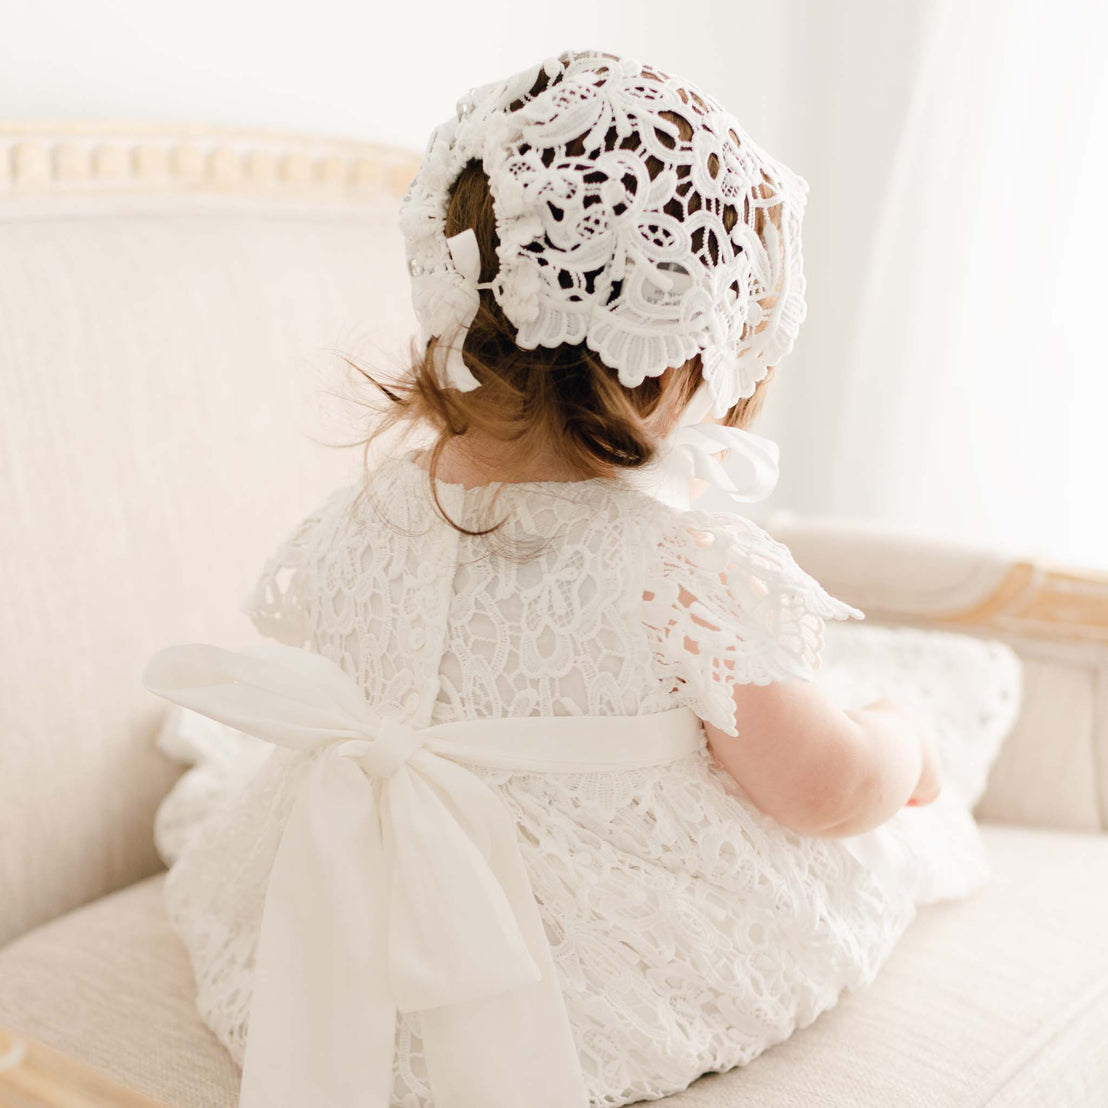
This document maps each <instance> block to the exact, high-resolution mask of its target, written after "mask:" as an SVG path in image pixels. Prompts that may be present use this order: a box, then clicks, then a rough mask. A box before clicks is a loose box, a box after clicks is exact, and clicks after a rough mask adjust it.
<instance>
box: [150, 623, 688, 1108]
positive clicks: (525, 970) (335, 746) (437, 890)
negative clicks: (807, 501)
mask: <svg viewBox="0 0 1108 1108" xmlns="http://www.w3.org/2000/svg"><path fill="white" fill-rule="evenodd" d="M142 681H143V684H144V685H145V686H146V688H147V689H149V690H150V691H151V692H153V693H156V694H157V695H159V696H161V697H164V698H165V699H167V700H170V701H172V702H174V703H176V704H179V705H181V706H182V707H185V708H189V709H192V710H193V711H196V712H199V713H201V714H202V715H205V716H209V717H211V718H212V719H215V720H219V721H220V722H222V723H225V724H227V725H228V726H230V727H233V728H235V729H237V730H239V731H242V732H245V733H246V734H250V735H255V736H257V737H258V738H260V739H264V740H266V741H268V742H270V743H273V744H274V745H275V746H281V747H286V748H290V749H293V750H299V751H302V752H303V753H305V754H308V755H310V756H311V761H310V765H309V768H308V770H307V772H306V775H305V778H304V780H303V782H302V784H301V787H300V791H299V792H298V794H297V796H296V798H295V801H294V803H293V807H292V810H291V813H290V815H289V819H288V822H287V824H286V825H285V828H284V832H283V835H282V838H281V841H280V844H279V846H278V849H277V854H276V857H275V859H274V863H273V868H272V871H271V874H270V878H269V885H268V888H267V891H266V898H265V906H264V909H263V913H262V921H261V928H260V932H259V937H258V944H257V951H256V956H255V968H254V985H253V995H252V1000H251V1009H250V1022H249V1028H248V1035H247V1042H246V1052H245V1056H244V1059H243V1072H242V1085H241V1091H240V1100H239V1104H240V1108H309V1106H310V1108H388V1105H389V1102H390V1098H391V1093H392V1085H393V1052H394V1044H395V1033H396V1017H397V1012H409V1011H418V1012H419V1013H420V1024H421V1031H422V1037H423V1044H424V1054H425V1059H426V1065H427V1070H428V1075H429V1079H430V1083H431V1090H432V1098H433V1101H434V1104H435V1106H436V1108H524V1106H526V1108H587V1105H588V1097H587V1095H586V1092H585V1087H584V1081H583V1078H582V1074H581V1068H580V1064H579V1061H578V1057H577V1052H576V1048H575V1045H574V1041H573V1037H572V1033H571V1028H570V1023H569V1018H568V1016H567V1014H566V1009H565V1003H564V1001H563V998H562V993H561V990H560V987H559V985H558V981H557V978H556V976H555V971H554V965H553V961H552V956H551V952H550V946H549V942H548V940H547V937H546V933H545V931H544V929H543V925H542V920H541V917H540V915H539V912H538V908H537V906H536V904H535V898H534V894H533V892H532V889H531V884H530V880H529V878H528V874H527V870H526V868H525V865H524V862H523V858H522V855H521V854H520V850H519V844H518V841H517V837H516V829H515V823H514V821H513V819H512V816H511V814H510V812H509V811H508V809H507V808H506V807H505V805H504V803H503V802H502V801H501V799H500V797H499V795H498V794H497V793H496V792H495V791H494V790H493V789H491V788H490V787H489V786H488V785H486V784H485V783H484V781H482V780H481V778H480V777H478V776H477V775H476V774H474V773H472V772H471V771H470V770H469V769H467V768H466V767H465V766H464V765H462V764H459V763H470V764H474V765H480V766H493V767H501V768H513V769H520V770H527V771H536V772H572V771H598V770H620V769H634V768H636V767H642V766H649V765H658V764H662V763H665V762H669V761H673V760H675V759H677V758H682V757H685V756H687V755H689V754H692V753H693V752H694V751H696V750H697V749H698V748H699V747H700V745H701V743H702V742H703V732H702V730H701V726H700V721H699V720H698V719H697V717H696V716H695V714H694V713H693V712H692V711H691V710H689V709H687V708H675V709H672V710H670V711H665V712H658V713H654V714H649V715H641V716H554V717H524V718H500V719H486V720H467V721H461V722H456V723H446V724H438V725H435V726H432V727H427V728H423V729H418V730H416V729H412V728H410V727H408V726H407V725H406V724H405V723H404V722H403V721H401V720H400V719H399V718H397V717H394V716H385V715H382V714H380V713H378V712H377V711H376V710H375V709H374V708H373V706H372V705H371V704H370V703H369V702H367V700H366V699H365V697H364V695H363V694H362V691H361V689H360V688H359V686H358V685H357V684H356V683H355V682H354V681H353V680H352V679H351V678H350V677H349V676H347V674H346V673H345V672H344V671H343V670H342V669H341V668H340V667H339V666H338V665H336V664H335V663H334V662H332V661H330V660H329V659H327V658H325V657H323V656H322V655H320V654H315V653H313V652H311V651H307V650H302V649H299V648H297V647H291V646H284V645H281V644H278V643H264V644H259V645H258V646H254V647H250V648H248V649H245V650H238V651H235V650H226V649H222V648H220V647H217V646H212V645H209V644H205V643H184V644H180V645H175V646H169V647H166V648H165V649H163V650H160V651H158V652H157V653H156V654H155V655H153V657H152V658H151V659H150V660H149V662H148V663H147V665H146V667H145V669H144V671H143V674H142Z"/></svg>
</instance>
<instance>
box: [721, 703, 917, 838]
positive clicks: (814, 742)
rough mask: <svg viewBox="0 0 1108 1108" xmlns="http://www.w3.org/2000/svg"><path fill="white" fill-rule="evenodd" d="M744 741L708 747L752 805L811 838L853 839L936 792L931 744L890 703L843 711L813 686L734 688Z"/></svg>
mask: <svg viewBox="0 0 1108 1108" xmlns="http://www.w3.org/2000/svg"><path fill="white" fill-rule="evenodd" d="M733 694H734V700H735V721H736V727H737V729H738V732H739V734H738V737H737V738H736V737H735V736H733V735H728V734H726V733H725V732H723V731H721V730H719V729H718V728H717V727H714V726H712V725H711V724H709V723H707V722H705V724H704V727H705V731H706V732H707V735H708V743H709V746H710V747H711V749H712V751H713V753H714V754H715V756H716V758H717V759H718V760H719V762H720V763H721V765H722V766H723V768H724V769H726V770H727V772H728V773H730V774H731V776H732V777H733V778H734V779H735V780H736V781H737V782H738V783H739V785H741V786H742V789H743V791H744V792H745V793H746V795H747V796H748V797H749V798H750V800H751V801H752V802H753V803H754V804H755V805H756V806H757V807H758V808H759V809H761V810H762V811H763V812H765V813H766V814H767V815H770V816H772V817H773V818H774V819H776V820H777V821H778V822H779V823H781V824H784V825H785V826H786V827H789V828H791V829H792V830H794V831H798V832H800V833H801V834H807V835H828V836H840V835H854V834H858V833H860V832H862V831H868V830H869V829H870V828H872V827H876V826H877V825H878V824H881V823H884V822H885V820H887V819H889V818H890V817H891V816H893V815H895V814H896V812H897V811H899V810H900V809H901V808H902V807H904V805H905V804H906V803H916V804H928V803H930V802H931V801H932V800H934V799H935V798H936V797H937V796H938V793H939V782H938V777H937V772H936V770H937V764H936V759H935V751H934V748H933V747H932V745H931V743H930V741H929V740H928V739H927V738H926V736H924V735H923V734H922V733H921V732H920V731H919V730H917V728H916V727H915V726H914V724H913V723H912V720H911V719H910V718H909V717H908V716H906V715H904V714H903V713H902V712H901V711H900V710H899V709H898V708H897V707H896V705H895V704H893V703H892V702H891V701H887V700H882V701H877V702H875V703H874V704H871V705H868V706H867V707H865V708H858V709H854V710H846V711H844V710H842V709H840V708H839V707H838V706H837V705H835V704H834V703H833V702H832V701H831V700H830V699H829V698H828V697H827V695H826V694H825V693H824V692H823V691H822V690H821V689H820V688H819V687H818V686H816V685H814V684H813V683H812V682H810V681H776V682H773V683H772V684H769V685H752V684H736V685H735V686H733Z"/></svg>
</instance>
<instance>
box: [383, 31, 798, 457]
mask: <svg viewBox="0 0 1108 1108" xmlns="http://www.w3.org/2000/svg"><path fill="white" fill-rule="evenodd" d="M806 193H807V184H806V182H804V180H803V178H800V177H798V176H797V175H796V174H794V173H792V171H791V170H788V169H787V168H786V167H784V166H782V165H781V164H780V163H778V162H776V161H774V160H772V159H771V158H769V156H768V155H766V154H765V153H764V152H763V151H761V150H760V149H759V148H758V147H757V146H756V145H755V144H754V143H753V142H752V141H751V140H750V139H749V138H748V136H747V135H746V134H745V133H744V132H743V131H742V130H741V129H740V128H739V126H738V124H737V122H736V121H735V120H734V119H733V117H731V116H730V115H728V114H727V113H726V112H725V111H724V109H723V108H722V107H721V106H720V105H719V104H718V102H717V101H715V100H713V99H712V98H711V97H710V96H708V95H707V94H705V93H703V92H701V91H700V90H698V89H696V88H695V86H693V85H692V84H691V83H690V82H688V81H684V80H681V79H679V78H675V77H672V76H670V75H668V74H666V73H664V72H662V71H660V70H658V69H656V68H654V67H651V66H645V65H642V64H640V63H638V62H635V61H633V60H629V59H621V58H619V57H617V56H616V55H612V54H602V53H599V52H596V51H583V52H582V51H577V52H570V51H567V52H565V53H563V54H562V55H560V56H559V57H557V58H550V59H547V60H546V61H545V62H543V63H541V64H540V65H538V66H534V67H531V69H529V70H526V71H524V72H523V73H521V74H518V75H516V76H515V77H512V78H509V79H507V80H505V81H499V82H496V83H494V84H490V85H485V86H482V87H481V88H478V89H471V90H470V94H469V96H468V97H466V98H463V100H462V101H460V102H459V107H458V112H457V115H456V117H454V118H452V119H450V120H448V121H447V122H446V123H444V124H442V125H441V126H440V127H438V128H436V130H435V131H434V132H433V134H432V135H431V138H430V141H429V142H428V146H427V151H426V153H425V155H424V159H423V162H422V163H421V166H420V170H419V173H418V174H417V176H416V179H415V180H414V181H413V183H412V186H411V187H410V189H409V191H408V193H407V195H406V196H405V198H404V204H403V207H402V209H401V217H400V218H401V229H402V231H403V232H404V235H405V240H406V244H407V249H408V261H409V269H410V272H411V275H412V291H413V303H414V305H415V308H416V314H417V317H418V318H419V320H420V323H421V327H422V331H423V334H422V335H421V337H420V340H419V341H418V342H416V343H414V344H413V351H412V366H411V370H410V373H408V374H406V375H405V376H404V378H403V379H402V380H401V381H399V382H396V383H394V384H391V385H390V388H389V394H390V398H391V399H393V400H394V404H393V407H392V409H391V411H389V412H388V413H387V414H386V417H385V420H384V423H383V424H382V426H381V427H380V428H379V430H378V433H380V431H383V430H384V429H385V428H386V427H388V426H391V425H392V424H394V423H396V422H397V421H400V420H404V421H408V420H411V421H413V422H423V423H429V424H430V425H431V426H432V427H433V429H434V430H435V432H436V434H437V441H436V444H435V446H436V448H435V449H433V450H432V452H431V459H432V460H431V465H432V471H433V467H434V465H435V461H436V460H437V458H438V455H439V452H440V450H441V448H442V447H443V446H444V445H445V444H446V443H447V442H448V441H449V440H450V439H452V438H454V437H456V436H459V435H465V436H469V437H470V441H471V442H475V443H480V442H497V443H507V442H510V443H512V444H513V448H512V449H513V456H517V457H519V458H520V459H523V460H525V461H526V460H530V459H534V458H538V457H540V456H541V457H547V458H551V459H555V460H556V461H557V463H558V464H559V465H560V466H561V468H562V469H563V470H569V471H571V472H573V473H576V474H579V475H580V476H582V477H593V476H609V475H612V474H613V473H614V472H617V471H619V470H621V469H629V468H631V469H633V468H637V467H641V466H644V465H646V464H647V463H649V462H650V461H651V460H652V458H653V457H654V453H655V450H656V448H657V445H658V442H659V440H660V439H661V438H662V437H663V436H664V435H665V434H666V433H667V432H668V431H669V430H670V429H671V428H672V427H673V426H674V425H675V423H676V422H677V421H678V419H679V418H680V416H681V414H682V412H683V411H684V409H685V407H686V405H687V404H688V402H689V401H690V399H691V398H692V397H693V395H694V393H696V391H697V389H698V388H699V387H700V386H701V385H702V384H704V383H705V382H706V387H707V388H708V390H709V392H710V393H711V399H712V401H713V405H712V412H711V413H710V415H709V418H710V419H714V421H716V422H720V423H724V424H726V425H729V426H733V427H744V426H747V425H748V424H749V423H750V422H751V420H752V419H753V418H754V416H755V414H756V412H757V410H758V408H759V407H760V404H761V401H762V394H763V392H764V389H765V386H766V384H767V383H768V380H769V374H770V372H771V370H772V367H773V365H775V364H776V363H777V362H779V361H780V359H781V358H782V357H784V355H785V354H787V353H788V351H789V350H790V349H791V347H792V344H793V340H794V339H795V335H796V331H797V330H798V328H799V325H800V323H801V321H802V320H803V318H804V314H805V308H804V278H803V272H802V267H801V256H800V221H801V216H802V213H803V207H804V202H805V197H806ZM463 232H467V234H466V235H464V236H462V233H463ZM468 232H471V234H468ZM455 236H462V237H459V238H456V237H455ZM467 260H468V261H467ZM478 283H480V284H481V285H487V286H488V287H484V288H478V287H477V285H478ZM467 325H468V326H467Z"/></svg>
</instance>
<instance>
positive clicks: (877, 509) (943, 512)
mask: <svg viewBox="0 0 1108 1108" xmlns="http://www.w3.org/2000/svg"><path fill="white" fill-rule="evenodd" d="M930 10H931V12H932V15H933V19H932V20H931V23H930V28H929V31H928V39H927V43H926V46H925V48H924V50H923V53H922V58H921V62H920V65H919V70H918V80H917V82H916V86H915V88H914V90H913V93H912V97H911V100H910V103H909V108H908V111H907V116H906V118H905V121H904V128H903V132H902V136H901V138H900V142H899V146H898V149H897V152H896V156H895V161H894V164H893V167H892V171H891V174H890V177H889V179H888V184H887V187H886V190H885V194H884V203H883V208H882V214H881V216H880V218H879V220H878V223H877V228H876V234H875V236H874V239H873V246H872V250H871V253H870V256H869V262H868V272H867V277H866V280H865V282H864V285H863V290H862V294H861V299H860V304H859V308H858V311H857V317H856V318H857V324H856V332H855V334H854V338H853V342H852V344H851V347H850V350H849V353H848V355H847V357H846V360H845V364H844V365H843V366H842V367H841V369H840V372H839V373H838V374H836V376H839V377H840V382H839V383H840V385H841V388H839V389H838V390H837V391H838V395H837V397H836V400H835V403H836V406H837V408H838V412H837V414H836V416H835V417H834V418H832V413H830V412H829V413H827V414H828V418H829V420H830V421H831V422H832V423H833V426H834V427H835V433H834V440H833V443H832V449H831V455H832V463H831V464H830V465H826V464H825V463H821V465H823V466H824V468H823V470H822V472H823V474H824V478H823V480H824V485H823V489H822V495H821V496H820V498H819V499H820V500H822V501H823V503H821V504H819V505H816V507H818V508H819V509H821V510H824V511H827V512H830V513H834V514H840V515H848V516H853V517H862V518H869V519H877V520H880V521H881V522H882V523H884V524H888V525H891V526H894V527H898V528H901V529H904V530H914V531H917V532H923V533H928V534H932V535H937V536H948V537H951V538H954V539H957V540H961V541H968V542H974V543H982V544H984V543H988V544H991V545H997V546H1001V547H1006V548H1008V549H1010V550H1013V551H1019V552H1028V553H1038V554H1040V555H1044V556H1046V557H1048V558H1053V559H1055V560H1065V561H1071V562H1081V563H1085V564H1090V565H1108V494H1106V491H1105V485H1106V479H1108V352H1106V343H1108V339H1106V338H1105V336H1104V334H1103V325H1104V322H1105V320H1106V317H1108V278H1106V276H1105V274H1106V268H1105V267H1106V265H1108V216H1106V214H1105V204H1106V202H1108V190H1106V186H1105V177H1106V175H1108V78H1106V76H1105V74H1106V68H1105V61H1106V58H1108V15H1106V8H1105V6H1104V5H1103V4H1102V2H1101V0H1065V2H1063V3H1049V4H1048V3H1046V2H1044V0H974V2H973V3H964V2H960V0H938V2H937V3H935V4H934V5H932V6H931V8H930ZM827 279H829V278H828V276H827V275H825V274H821V273H815V274H810V280H812V282H813V284H812V289H811V296H812V297H813V298H814V297H818V296H819V294H820V282H821V281H823V280H827ZM782 445H783V447H784V445H785V444H784V443H783V444H782ZM812 464H815V463H814V462H812ZM806 507H808V508H809V509H810V508H811V507H813V505H806Z"/></svg>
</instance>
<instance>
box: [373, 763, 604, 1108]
mask: <svg viewBox="0 0 1108 1108" xmlns="http://www.w3.org/2000/svg"><path fill="white" fill-rule="evenodd" d="M410 764H412V765H418V767H419V771H420V772H419V773H418V774H407V773H401V774H397V775H396V776H395V777H394V778H392V780H390V782H389V788H388V792H387V799H386V800H385V804H386V806H387V811H386V813H385V819H384V826H385V841H386V843H387V844H388V843H390V839H391V851H392V852H394V854H395V866H396V868H395V874H396V876H397V878H399V877H400V876H401V875H405V876H406V878H407V880H408V881H411V882H412V884H411V885H410V886H409V889H410V891H412V892H415V891H417V890H418V892H419V894H420V895H419V896H418V900H417V901H413V900H412V898H411V897H410V896H409V895H406V890H405V889H404V888H402V887H397V886H394V888H393V892H392V896H391V898H390V905H391V911H392V913H393V917H392V923H391V931H390V950H391V961H392V971H393V985H394V995H395V996H397V997H398V999H399V1000H400V1007H401V1009H402V1010H407V1009H408V1008H415V1009H417V1010H419V1014H420V1027H421V1033H422V1038H423V1054H424V1061H425V1064H426V1066H427V1072H428V1077H429V1080H430V1083H431V1092H432V1099H433V1101H434V1104H435V1108H520V1106H521V1105H527V1108H588V1103H589V1101H588V1096H587V1093H586V1090H585V1085H584V1078H583V1076H582V1073H581V1066H580V1061H579V1058H578V1054H577V1048H576V1045H575V1043H574V1040H573V1035H572V1031H571V1027H570V1021H569V1016H568V1013H567V1012H566V1006H565V1000H564V998H563V996H562V991H561V986H560V984H559V981H558V979H557V976H556V973H555V967H554V962H553V958H552V956H551V952H550V942H549V940H548V938H547V935H546V930H545V928H544V926H543V923H542V917H541V916H540V915H539V910H538V907H537V905H536V903H535V895H534V892H533V890H532V888H531V881H530V877H529V875H528V872H527V868H526V865H525V863H524V861H523V857H522V855H521V853H520V849H519V840H518V834H517V831H516V828H515V822H514V820H513V818H512V816H511V814H510V812H509V811H508V809H507V808H506V807H505V806H504V803H503V801H502V800H501V799H500V798H499V796H497V795H496V793H495V792H493V791H492V790H491V789H490V788H489V787H488V786H487V785H486V784H485V783H484V782H483V781H481V780H480V779H479V778H477V777H476V776H475V775H473V774H472V773H470V772H469V771H468V770H466V769H465V768H463V767H462V766H459V765H457V764H455V763H453V762H451V761H449V760H447V759H443V758H437V757H434V756H431V755H428V754H426V753H425V752H422V751H421V752H419V753H417V754H416V755H415V757H414V758H413V759H412V763H410ZM450 825H453V830H452V832H451V831H450V830H449V827H450ZM392 836H395V838H394V839H393V838H392ZM417 874H419V875H420V876H421V878H422V879H421V880H414V881H413V879H414V878H416V875H417ZM432 890H433V891H432ZM444 915H445V916H448V917H449V918H450V921H451V924H450V927H449V928H447V929H445V934H444V933H443V928H442V927H441V924H440V926H439V927H437V928H435V927H431V926H421V918H422V919H428V918H438V919H440V920H441V918H443V916H444ZM421 934H422V935H423V936H425V937H426V940H428V941H422V942H421V941H420V936H421ZM433 936H434V937H435V938H434V939H433V940H432V937H433ZM447 936H450V938H449V939H448V937H447ZM451 940H452V941H451Z"/></svg>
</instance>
